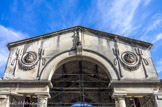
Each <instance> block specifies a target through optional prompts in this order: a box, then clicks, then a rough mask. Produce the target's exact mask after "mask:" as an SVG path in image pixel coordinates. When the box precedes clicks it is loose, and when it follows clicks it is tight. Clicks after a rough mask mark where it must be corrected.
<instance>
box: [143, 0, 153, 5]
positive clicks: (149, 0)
mask: <svg viewBox="0 0 162 107" xmlns="http://www.w3.org/2000/svg"><path fill="white" fill-rule="evenodd" d="M150 2H151V0H145V2H144V4H143V5H144V6H147V5H148V4H149V3H150Z"/></svg>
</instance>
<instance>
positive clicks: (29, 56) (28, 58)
mask: <svg viewBox="0 0 162 107" xmlns="http://www.w3.org/2000/svg"><path fill="white" fill-rule="evenodd" d="M36 59H37V55H36V53H35V52H32V51H30V52H27V53H25V54H24V55H23V57H22V62H23V63H24V64H32V63H34V62H35V61H36Z"/></svg>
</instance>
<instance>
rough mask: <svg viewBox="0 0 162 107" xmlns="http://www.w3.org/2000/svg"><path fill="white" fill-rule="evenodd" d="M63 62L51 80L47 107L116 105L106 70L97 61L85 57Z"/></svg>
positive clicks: (113, 106)
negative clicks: (51, 85)
mask: <svg viewBox="0 0 162 107" xmlns="http://www.w3.org/2000/svg"><path fill="white" fill-rule="evenodd" d="M63 62H64V63H63ZM63 62H61V64H59V67H58V68H57V69H56V71H55V72H54V75H53V76H52V79H51V82H52V84H53V88H51V89H50V95H51V98H50V99H49V100H48V106H49V107H53V106H60V107H67V106H68V107H74V106H76V107H93V106H94V107H95V106H97V107H99V106H112V107H115V101H114V99H113V98H112V97H111V95H112V89H111V88H110V87H109V83H110V77H109V76H108V73H106V72H108V71H105V69H104V68H103V67H102V66H101V65H100V64H98V63H96V62H95V61H93V60H85V59H84V60H83V59H82V60H71V61H70V60H68V61H63Z"/></svg>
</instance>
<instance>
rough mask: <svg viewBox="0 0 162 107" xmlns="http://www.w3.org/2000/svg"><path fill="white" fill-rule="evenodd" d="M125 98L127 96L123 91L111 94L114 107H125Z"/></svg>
mask: <svg viewBox="0 0 162 107" xmlns="http://www.w3.org/2000/svg"><path fill="white" fill-rule="evenodd" d="M125 96H127V93H126V92H125V91H115V92H114V93H113V97H114V98H115V106H116V107H126V103H125Z"/></svg>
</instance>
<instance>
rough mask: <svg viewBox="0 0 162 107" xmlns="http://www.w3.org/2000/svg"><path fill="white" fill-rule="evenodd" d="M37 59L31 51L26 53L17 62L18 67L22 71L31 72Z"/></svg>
mask: <svg viewBox="0 0 162 107" xmlns="http://www.w3.org/2000/svg"><path fill="white" fill-rule="evenodd" d="M38 60H39V58H38V56H37V54H36V53H35V52H33V51H29V52H26V53H25V54H24V55H23V56H22V58H21V59H20V60H19V61H18V62H19V65H20V67H21V68H22V69H24V70H31V69H33V68H34V67H35V65H36V64H37V62H38Z"/></svg>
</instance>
